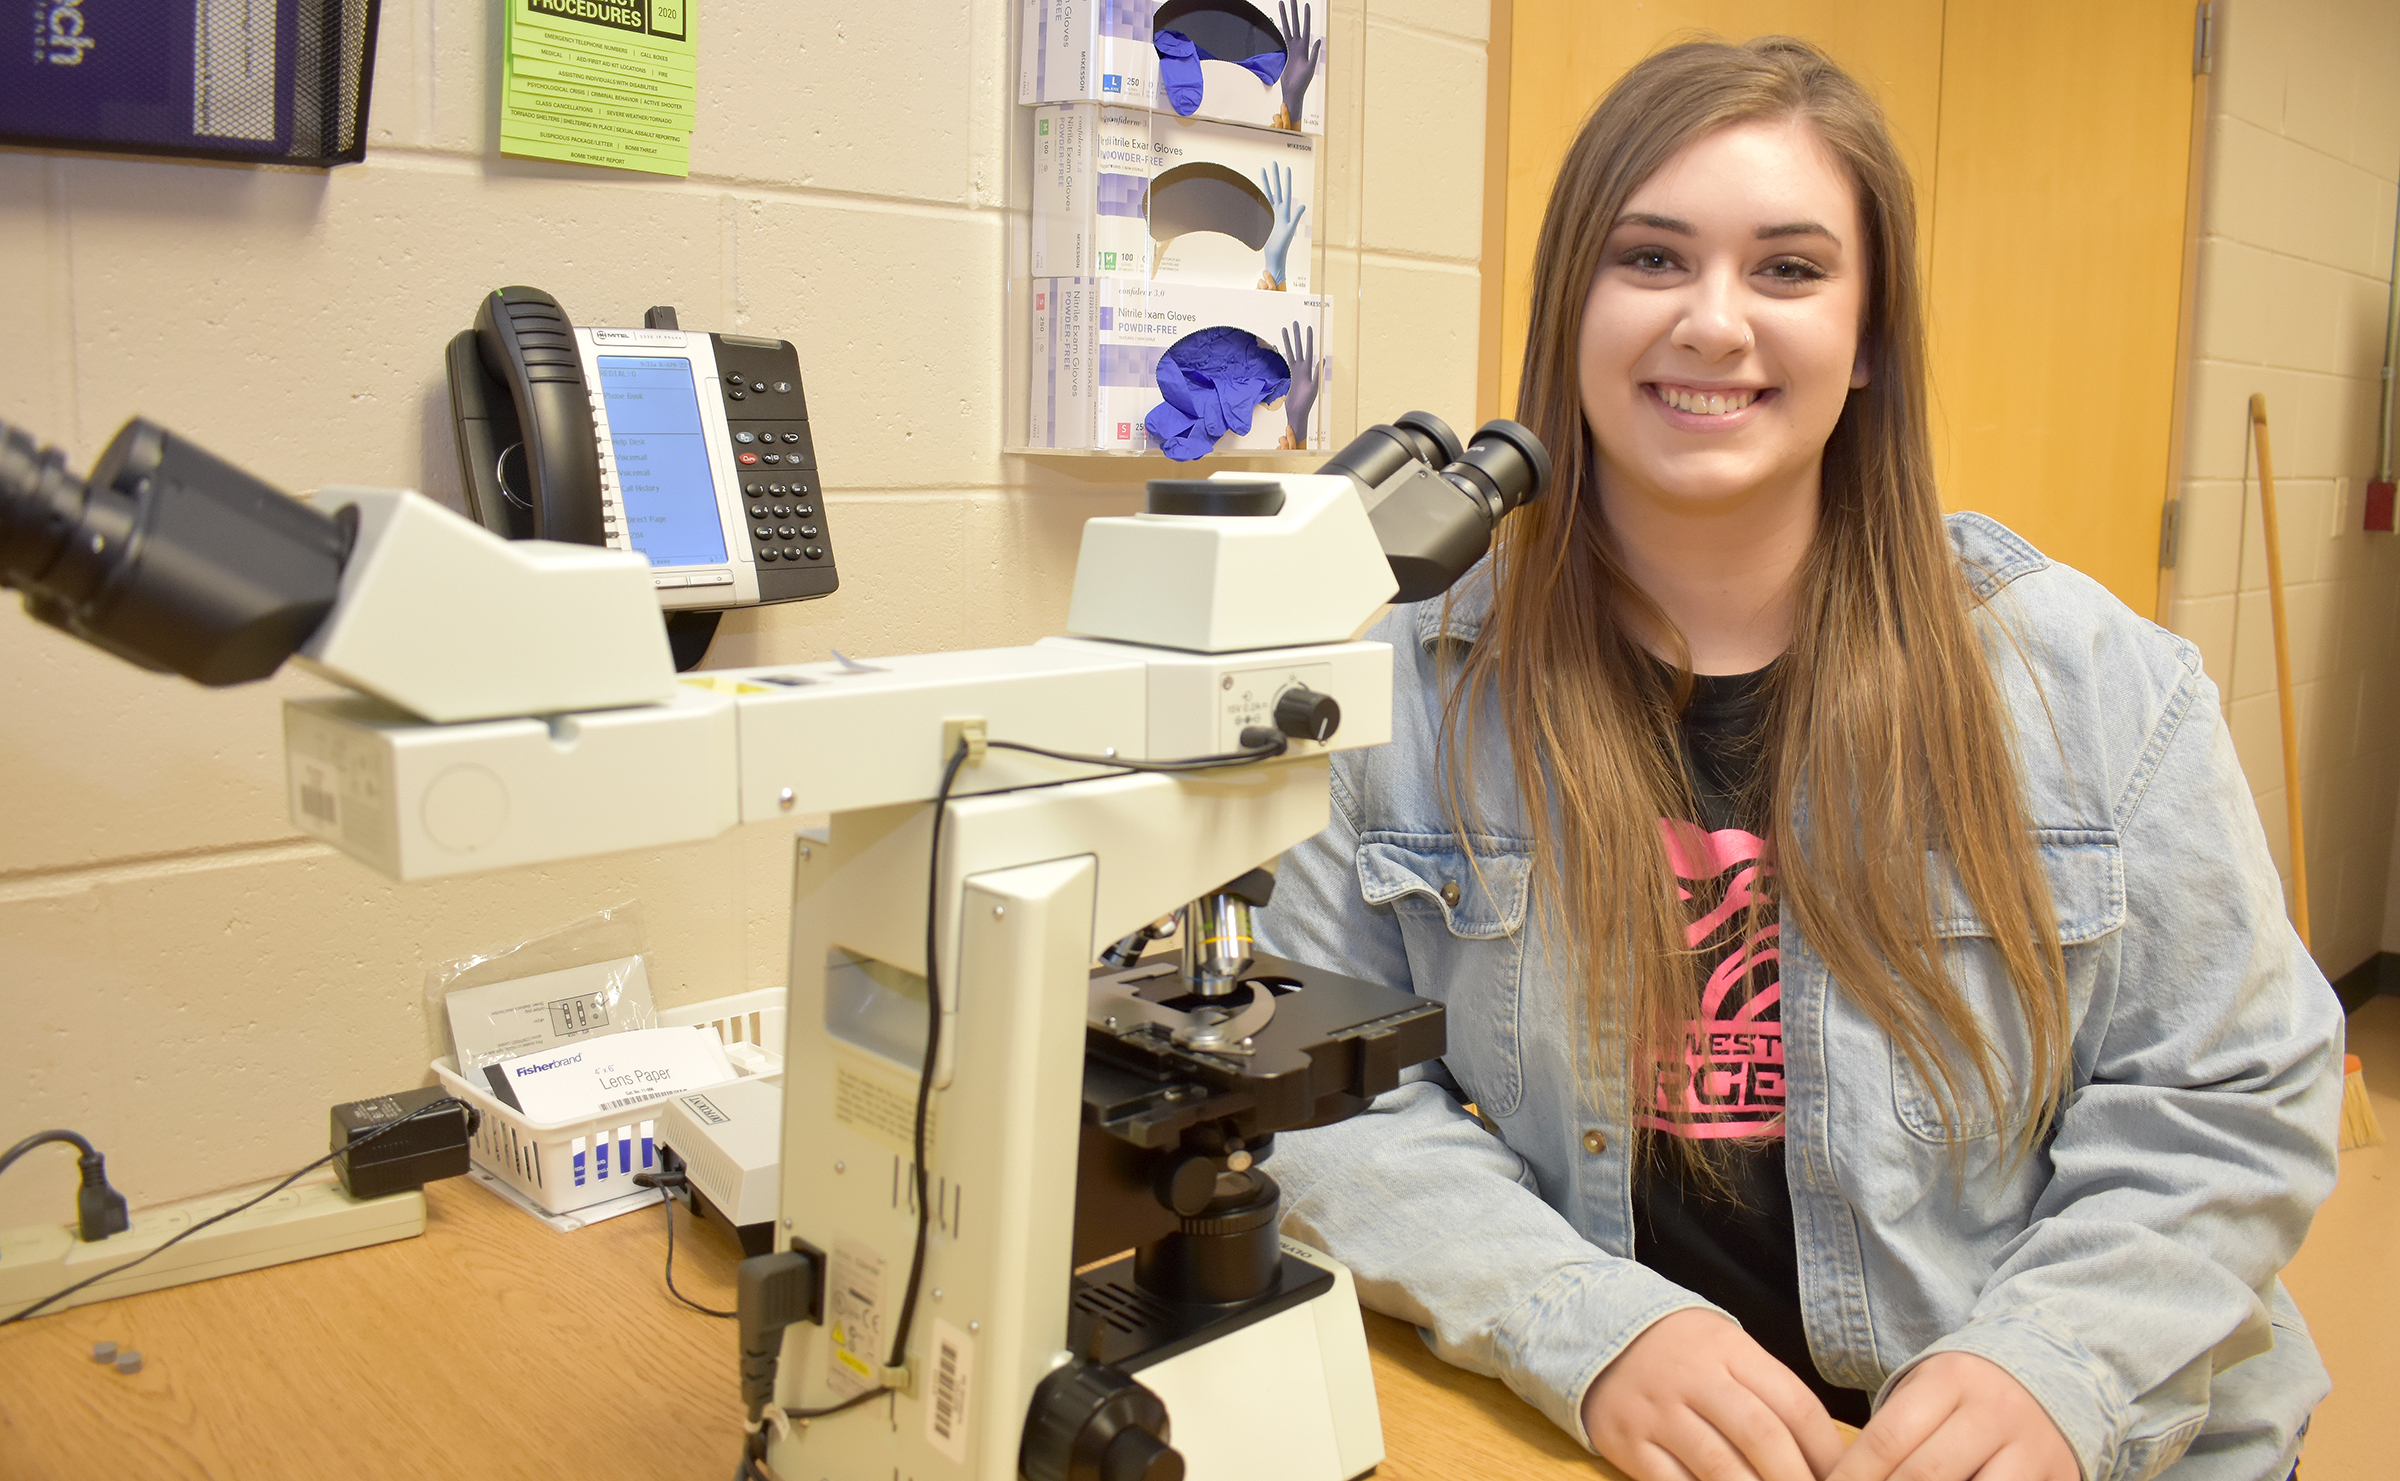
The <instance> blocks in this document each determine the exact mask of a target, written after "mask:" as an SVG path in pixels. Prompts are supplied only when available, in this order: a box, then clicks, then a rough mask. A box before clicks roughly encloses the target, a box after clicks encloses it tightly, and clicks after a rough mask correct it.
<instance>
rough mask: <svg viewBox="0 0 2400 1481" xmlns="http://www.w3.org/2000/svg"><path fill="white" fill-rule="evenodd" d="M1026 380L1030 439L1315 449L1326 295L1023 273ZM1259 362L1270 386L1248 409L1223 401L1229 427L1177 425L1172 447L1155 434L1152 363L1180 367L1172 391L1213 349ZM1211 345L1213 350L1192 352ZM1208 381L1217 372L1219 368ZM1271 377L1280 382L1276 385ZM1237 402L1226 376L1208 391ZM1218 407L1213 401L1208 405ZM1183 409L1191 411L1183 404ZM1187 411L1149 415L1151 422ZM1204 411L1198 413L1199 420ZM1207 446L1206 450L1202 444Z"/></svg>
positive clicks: (1135, 446) (1191, 381)
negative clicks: (1028, 320)
mask: <svg viewBox="0 0 2400 1481" xmlns="http://www.w3.org/2000/svg"><path fill="white" fill-rule="evenodd" d="M1032 307H1033V366H1032V371H1033V376H1032V382H1033V383H1032V395H1031V396H1030V398H1029V401H1030V418H1029V420H1030V425H1029V426H1028V428H1027V436H1026V441H1027V445H1028V446H1031V447H1040V448H1057V449H1060V450H1096V451H1103V452H1161V451H1164V452H1166V453H1167V454H1168V455H1169V456H1171V457H1189V456H1193V455H1195V450H1197V451H1215V452H1272V451H1275V450H1276V449H1278V448H1295V449H1306V450H1320V449H1323V448H1324V447H1325V446H1326V440H1325V414H1324V413H1322V412H1321V411H1319V409H1318V408H1319V407H1321V406H1322V405H1323V404H1324V387H1325V383H1326V367H1325V347H1326V329H1325V325H1326V317H1327V315H1326V303H1325V300H1324V299H1323V298H1320V297H1317V296H1315V295H1313V294H1306V293H1272V292H1264V291H1261V290H1259V289H1255V288H1214V287H1208V286H1204V285H1199V284H1193V283H1181V282H1152V281H1149V280H1147V279H1143V278H1130V277H1123V276H1117V277H1109V276H1101V277H1097V278H1072V277H1068V278H1036V279H1034V280H1033V305H1032ZM1237 334H1238V335H1239V336H1240V338H1239V340H1238V344H1239V346H1240V347H1242V348H1245V349H1247V350H1248V351H1249V352H1250V354H1251V356H1252V357H1253V360H1254V363H1255V364H1256V365H1257V366H1259V367H1261V369H1260V370H1259V372H1258V376H1257V379H1255V380H1253V381H1251V382H1249V384H1251V385H1252V386H1254V387H1255V386H1257V385H1259V384H1260V382H1262V381H1263V383H1264V386H1265V388H1266V389H1268V390H1271V391H1272V394H1265V395H1260V396H1259V397H1258V398H1257V400H1256V401H1255V402H1254V403H1253V404H1251V405H1249V406H1234V407H1232V408H1230V410H1231V412H1232V416H1231V418H1230V420H1231V421H1232V422H1234V423H1237V424H1238V423H1239V422H1242V421H1245V420H1246V421H1247V427H1246V428H1243V427H1241V426H1238V425H1228V426H1226V428H1225V430H1224V431H1223V433H1222V435H1219V436H1215V437H1213V438H1209V437H1205V436H1204V435H1202V434H1200V433H1198V432H1194V431H1190V430H1188V429H1187V430H1185V431H1184V432H1183V433H1182V435H1181V437H1180V439H1179V441H1178V443H1177V444H1176V445H1168V444H1167V443H1166V442H1164V441H1162V438H1161V436H1160V434H1159V432H1158V430H1157V428H1156V427H1155V426H1154V425H1152V422H1153V420H1154V419H1153V416H1152V414H1153V412H1157V411H1158V409H1159V408H1160V407H1161V405H1162V403H1170V398H1169V394H1168V392H1167V391H1166V390H1162V388H1161V384H1160V381H1161V362H1162V361H1163V360H1168V359H1173V360H1175V361H1176V362H1177V367H1178V369H1176V370H1170V372H1169V375H1168V378H1169V380H1170V381H1171V382H1173V384H1174V386H1175V391H1176V394H1177V395H1179V396H1183V397H1186V398H1189V397H1190V395H1191V394H1192V393H1193V391H1194V389H1195V388H1198V389H1200V390H1202V392H1203V395H1202V400H1203V402H1208V401H1209V400H1210V397H1209V395H1208V394H1206V387H1205V386H1204V385H1203V384H1202V383H1204V382H1205V381H1207V380H1209V379H1210V378H1211V373H1212V371H1216V370H1219V369H1220V368H1221V366H1222V364H1223V361H1222V359H1221V352H1222V351H1224V350H1225V349H1226V348H1228V347H1229V346H1231V345H1234V344H1236V343H1237V341H1236V340H1235V339H1234V338H1233V336H1235V335H1237ZM1204 350H1215V351H1217V352H1219V354H1218V355H1217V356H1204V355H1202V354H1201V353H1200V352H1202V351H1204ZM1215 378H1216V379H1219V380H1227V378H1226V377H1224V376H1223V375H1221V374H1218V375H1217V376H1216V377H1215ZM1277 380H1280V381H1281V382H1283V385H1282V386H1281V387H1280V388H1277V387H1276V386H1275V382H1276V381H1277ZM1216 394H1217V397H1218V398H1219V399H1222V398H1224V397H1232V398H1234V399H1236V400H1238V399H1239V398H1240V396H1241V395H1242V394H1245V393H1243V392H1242V391H1241V390H1240V387H1239V385H1238V384H1237V383H1235V382H1232V381H1228V382H1227V384H1225V385H1223V386H1222V387H1220V388H1219V390H1218V392H1217V393H1216ZM1219 409H1223V408H1220V407H1216V406H1214V405H1211V406H1209V407H1208V413H1209V414H1213V412H1214V411H1216V410H1219ZM1183 411H1184V412H1185V413H1187V414H1188V413H1191V412H1192V408H1191V407H1190V406H1186V407H1184V408H1183ZM1187 419H1188V416H1187V417H1178V416H1176V415H1174V414H1173V411H1172V407H1171V403H1170V411H1167V412H1159V416H1158V418H1156V420H1158V421H1164V422H1181V421H1184V420H1187ZM1204 419H1205V418H1204ZM1202 443H1205V446H1204V447H1203V446H1200V444H1202Z"/></svg>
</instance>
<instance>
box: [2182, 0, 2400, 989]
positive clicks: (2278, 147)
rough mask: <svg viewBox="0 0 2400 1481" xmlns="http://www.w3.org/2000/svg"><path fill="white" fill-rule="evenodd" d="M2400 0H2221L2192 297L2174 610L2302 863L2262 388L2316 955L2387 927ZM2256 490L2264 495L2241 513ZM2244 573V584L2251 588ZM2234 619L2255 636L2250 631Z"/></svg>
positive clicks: (2397, 548)
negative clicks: (2269, 551)
mask: <svg viewBox="0 0 2400 1481" xmlns="http://www.w3.org/2000/svg"><path fill="white" fill-rule="evenodd" d="M2395 77H2400V8H2396V7H2394V6H2392V5H2391V4H2390V3H2388V0H2217V47H2216V66H2215V71H2214V74H2213V76H2212V78H2211V97H2210V105H2209V112H2210V117H2209V120H2208V128H2209V138H2208V149H2209V155H2208V165H2207V187H2206V190H2207V195H2206V201H2205V205H2204V207H2203V216H2202V230H2203V233H2204V234H2203V237H2202V241H2201V248H2200V282H2199V297H2198V314H2197V320H2196V323H2195V326H2194V327H2195V333H2196V341H2195V351H2194V359H2193V363H2192V367H2191V379H2190V385H2191V399H2190V402H2189V405H2188V408H2187V412H2186V423H2185V443H2184V454H2185V463H2184V475H2185V476H2184V486H2183V490H2182V497H2183V510H2184V514H2183V534H2182V541H2181V551H2180V555H2179V558H2178V561H2177V569H2176V572H2175V600H2174V603H2173V606H2172V609H2171V620H2172V623H2173V626H2174V627H2175V629H2176V630H2177V631H2179V632H2181V633H2183V634H2184V635H2185V636H2187V637H2190V638H2191V639H2193V640H2194V641H2195V642H2197V643H2198V644H2199V645H2200V647H2201V650H2202V652H2203V654H2204V655H2205V657H2206V661H2207V665H2208V672H2209V675H2210V677H2212V678H2214V679H2215V680H2216V681H2217V683H2218V685H2219V686H2220V687H2221V688H2222V689H2223V690H2224V691H2225V694H2226V696H2227V698H2228V700H2229V701H2230V709H2229V711H2228V714H2229V718H2230V720H2231V722H2232V727H2233V735H2234V743H2235V745H2236V747H2237V748H2238V749H2239V751H2240V753H2241V758H2242V767H2243V769H2244V771H2246V772H2247V773H2248V775H2249V777H2250V782H2251V788H2252V791H2253V793H2254V795H2255V796H2256V798H2257V801H2258V806H2259V813H2260V816H2261V818H2262V819H2263V820H2264V821H2265V823H2266V829H2267V837H2268V840H2269V842H2270V843H2271V844H2272V846H2273V848H2274V851H2275V857H2276V861H2277V864H2278V866H2279V867H2280V868H2282V870H2283V871H2284V875H2285V884H2286V888H2287V889H2288V888H2289V885H2290V869H2291V861H2290V849H2289V846H2288V835H2287V833H2286V826H2285V816H2284V814H2285V807H2284V790H2283V749H2282V740H2281V736H2280V731H2279V727H2278V724H2277V718H2276V699H2275V657H2274V648H2273V642H2272V638H2273V629H2272V626H2271V623H2270V620H2269V616H2268V610H2267V590H2266V555H2265V546H2264V536H2263V533H2262V528H2263V527H2262V525H2261V523H2260V518H2259V512H2258V490H2257V483H2256V480H2255V477H2253V478H2252V480H2251V483H2250V492H2249V495H2248V503H2247V505H2246V506H2245V504H2244V502H2243V492H2242V489H2243V483H2242V480H2243V467H2244V461H2243V460H2244V448H2245V442H2244V438H2245V436H2246V428H2247V422H2246V418H2247V415H2248V411H2247V406H2248V402H2249V398H2250V396H2251V394H2252V393H2254V392H2257V393H2263V394H2264V395H2265V396H2266V398H2267V411H2268V416H2269V419H2270V423H2271V432H2272V439H2273V441H2272V451H2273V454H2274V460H2275V475H2276V493H2277V496H2278V502H2279V503H2280V505H2281V520H2280V524H2281V535H2282V542H2283V552H2284V556H2283V558H2284V568H2285V569H2284V579H2285V583H2286V588H2287V602H2288V605H2289V612H2290V621H2291V654H2292V669H2293V676H2294V681H2295V684H2296V699H2297V709H2298V712H2299V730H2300V745H2299V749H2300V774H2301V788H2302V802H2303V806H2304V811H2305V815H2306V826H2307V841H2308V872H2309V896H2310V899H2309V911H2310V915H2311V918H2312V925H2313V927H2314V932H2313V934H2314V943H2313V944H2314V947H2315V951H2316V957H2317V962H2318V964H2319V965H2320V966H2322V967H2323V968H2324V969H2325V970H2326V971H2327V972H2328V973H2329V974H2332V975H2335V976H2339V975H2340V974H2341V973H2343V972H2346V971H2348V970H2349V969H2351V968H2352V967H2355V966H2357V965H2358V964H2359V963H2360V962H2362V961H2364V960H2366V959H2367V958H2368V957H2370V956H2371V955H2373V954H2374V952H2375V951H2376V950H2377V949H2378V947H2380V946H2385V945H2389V944H2390V938H2388V937H2387V935H2386V925H2385V920H2386V896H2387V885H2388V883H2389V878H2390V861H2391V857H2392V844H2393V809H2394V805H2395V765H2396V764H2400V745H2396V744H2395V740H2396V739H2400V738H2396V737H2395V733H2394V732H2395V725H2396V724H2400V673H2395V672H2394V664H2393V659H2394V657H2395V654H2396V653H2400V642H2396V641H2395V639H2396V636H2400V634H2396V632H2395V626H2396V624H2400V536H2394V535H2385V534H2376V535H2369V534H2364V533H2361V530H2360V524H2361V511H2360V505H2361V502H2362V500H2363V498H2364V490H2365V486H2366V482H2367V480H2368V479H2369V478H2371V477H2372V476H2373V475H2374V472H2375V438H2376V420H2377V416H2378V411H2379V407H2380V399H2379V398H2380V395H2381V382H2380V379H2379V370H2380V365H2381V362H2382V357H2383V332H2384V315H2385V302H2386V287H2387V283H2388V279H2389V274H2390V271H2391V263H2392V220H2393V207H2394V194H2395V180H2396V179H2400V88H2395V87H2394V86H2393V79H2394V78H2395ZM2245 507H2247V510H2248V516H2247V519H2246V520H2245V519H2244V518H2243V517H2242V511H2243V509H2244V508H2245ZM2237 571H2238V586H2237ZM2237 627H2238V637H2237Z"/></svg>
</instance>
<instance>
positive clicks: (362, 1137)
mask: <svg viewBox="0 0 2400 1481" xmlns="http://www.w3.org/2000/svg"><path fill="white" fill-rule="evenodd" d="M453 1109H456V1110H463V1111H465V1112H466V1113H467V1114H468V1116H470V1117H473V1116H474V1115H476V1111H475V1108H474V1107H473V1106H470V1105H468V1104H467V1103H466V1102H465V1101H462V1100H460V1099H459V1098H458V1097H456V1096H454V1095H445V1096H443V1097H442V1098H441V1099H440V1100H433V1101H427V1102H426V1103H425V1104H424V1105H421V1106H419V1107H417V1108H416V1109H415V1110H413V1111H411V1112H409V1113H408V1114H407V1115H405V1116H402V1117H400V1118H399V1119H398V1120H396V1121H386V1122H385V1123H383V1124H382V1125H381V1126H378V1127H376V1128H375V1129H374V1130H373V1131H369V1132H364V1133H361V1134H359V1135H357V1136H353V1137H351V1138H350V1139H349V1140H348V1141H346V1142H344V1143H343V1144H342V1145H341V1146H339V1147H336V1148H335V1149H334V1150H332V1151H330V1152H328V1153H326V1154H325V1155H324V1156H322V1157H320V1158H318V1159H317V1160H316V1161H314V1162H312V1163H310V1164H308V1165H307V1166H306V1167H303V1168H301V1169H300V1170H299V1171H298V1172H295V1173H293V1174H292V1175H291V1176H290V1177H287V1178H285V1179H284V1180H283V1181H282V1182H280V1183H277V1184H276V1185H275V1186H274V1187H272V1188H269V1189H268V1190H267V1191H265V1192H264V1193H261V1194H259V1195H258V1196H257V1197H255V1198H251V1199H247V1200H245V1201H243V1202H241V1203H237V1204H235V1205H234V1206H233V1207H231V1208H229V1209H227V1210H225V1211H224V1212H223V1213H217V1214H211V1215H209V1216H208V1217H207V1218H205V1219H202V1220H201V1221H200V1222H198V1223H196V1224H193V1225H191V1226H190V1227H189V1228H186V1229H184V1230H182V1231H180V1232H179V1233H177V1234H175V1235H174V1236H173V1237H171V1238H169V1239H167V1240H166V1241H165V1242H164V1243H162V1244H160V1245H159V1247H158V1248H157V1249H154V1250H145V1251H144V1252H142V1253H141V1254H138V1255H136V1256H134V1257H133V1258H132V1259H130V1260H128V1261H126V1262H125V1263H124V1264H122V1265H112V1266H110V1267H109V1268H108V1269H106V1270H103V1271H101V1272H100V1273H99V1274H98V1275H87V1276H85V1277H84V1278H83V1279H82V1280H79V1281H77V1282H75V1284H73V1285H71V1286H68V1287H67V1288H66V1289H64V1290H59V1291H52V1292H51V1293H50V1294H49V1295H47V1296H44V1297H43V1298H42V1299H41V1300H39V1301H36V1302H34V1303H33V1304H32V1305H31V1306H28V1307H26V1308H25V1309H24V1310H23V1311H20V1312H18V1313H17V1314H16V1315H14V1316H8V1317H0V1327H7V1326H13V1325H15V1324H16V1323H18V1322H21V1321H23V1320H25V1319H26V1318H27V1317H29V1316H32V1315H33V1314H34V1313H36V1312H38V1311H40V1310H41V1309H42V1308H43V1307H45V1306H49V1305H52V1304H54V1303H56V1302H59V1301H63V1300H65V1299H66V1298H67V1297H69V1296H72V1295H74V1294H75V1293H76V1292H77V1291H80V1290H82V1289H83V1288H84V1287H85V1286H89V1285H96V1284H98V1283H99V1282H101V1281H104V1280H107V1279H108V1278H109V1277H111V1276H115V1275H122V1274H124V1273H125V1272H126V1271H128V1270H131V1269H132V1268H133V1267H134V1266H136V1265H139V1264H141V1263H142V1262H143V1261H144V1260H147V1259H149V1258H150V1257H151V1256H153V1255H162V1254H165V1253H166V1252H167V1251H168V1250H171V1249H173V1248H174V1247H175V1246H176V1245H178V1244H181V1243H182V1242H183V1241H185V1240H187V1239H189V1238H191V1237H192V1236H193V1235H195V1234H198V1233H199V1232H200V1231H201V1230H203V1229H206V1228H207V1227H208V1226H209V1225H211V1224H215V1223H218V1222H220V1221H222V1220H225V1219H230V1218H232V1217H233V1216H234V1215H235V1214H238V1213H244V1212H247V1211H248V1210H250V1209H253V1208H256V1207H258V1205H260V1204H262V1203H264V1202H266V1201H267V1200H268V1199H270V1198H273V1197H274V1196H275V1195H276V1194H278V1193H281V1192H282V1191H283V1190H284V1189H286V1188H289V1187H290V1186H292V1184H294V1183H297V1182H299V1181H300V1180H301V1179H302V1178H304V1177H307V1176H308V1175H309V1174H310V1173H312V1172H315V1171H316V1170H317V1169H318V1168H320V1167H323V1166H324V1165H325V1164H326V1163H328V1162H331V1161H333V1160H334V1159H335V1158H336V1157H339V1156H342V1155H343V1154H344V1153H347V1152H353V1151H356V1150H357V1149H358V1148H360V1147H363V1146H365V1145H366V1144H367V1143H369V1142H371V1141H373V1140H375V1139H376V1138H377V1137H379V1136H382V1135H383V1134H384V1133H386V1132H390V1131H397V1130H398V1129H400V1128H401V1127H403V1126H406V1125H407V1124H408V1123H409V1122H411V1121H416V1120H421V1119H422V1118H424V1117H427V1116H431V1115H434V1114H436V1113H439V1112H444V1111H449V1110H453ZM43 1135H45V1136H47V1135H49V1133H46V1132H45V1133H43ZM67 1135H69V1136H73V1133H71V1132H70V1133H67ZM74 1139H75V1140H76V1141H78V1142H82V1141H83V1139H82V1138H81V1137H75V1138H74ZM85 1145H86V1146H88V1145H90V1144H89V1143H85ZM23 1150H24V1144H23V1143H19V1144H18V1146H17V1147H16V1148H15V1149H12V1151H11V1154H10V1155H11V1157H12V1158H13V1157H14V1156H16V1155H17V1154H19V1153H21V1152H22V1151H23ZM94 1155H97V1154H94Z"/></svg>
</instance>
